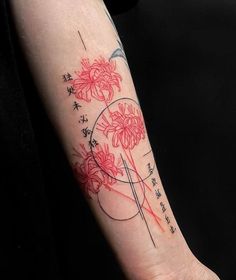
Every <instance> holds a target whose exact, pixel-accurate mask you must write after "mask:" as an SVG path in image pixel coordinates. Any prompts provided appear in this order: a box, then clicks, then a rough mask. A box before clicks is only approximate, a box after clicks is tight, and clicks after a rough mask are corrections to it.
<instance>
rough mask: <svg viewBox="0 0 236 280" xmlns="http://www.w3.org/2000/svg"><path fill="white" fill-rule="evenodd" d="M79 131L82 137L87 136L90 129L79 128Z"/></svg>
mask: <svg viewBox="0 0 236 280" xmlns="http://www.w3.org/2000/svg"><path fill="white" fill-rule="evenodd" d="M81 131H82V133H83V136H84V137H87V136H88V135H90V134H91V130H90V129H88V127H86V128H83V129H81Z"/></svg>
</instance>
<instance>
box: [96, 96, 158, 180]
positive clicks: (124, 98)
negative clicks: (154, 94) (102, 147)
mask: <svg viewBox="0 0 236 280" xmlns="http://www.w3.org/2000/svg"><path fill="white" fill-rule="evenodd" d="M120 101H127V102H134V103H135V104H136V105H138V106H139V107H140V104H139V103H138V101H136V100H134V99H132V98H129V97H123V98H119V99H117V100H115V101H113V102H111V103H110V104H109V105H108V106H107V107H106V108H104V109H103V110H102V111H101V113H100V114H99V115H98V117H97V119H96V121H95V123H94V125H93V128H92V133H91V136H90V138H91V139H92V138H93V134H94V130H95V128H96V125H97V122H98V120H99V118H100V117H101V115H102V114H103V113H104V112H105V110H107V108H110V107H111V106H112V105H113V104H115V103H117V102H118V103H119V102H120ZM91 152H92V155H93V149H92V147H91ZM93 159H94V161H95V163H96V164H97V166H98V167H100V168H101V169H102V167H101V166H100V165H99V163H98V162H97V160H96V158H95V157H94V155H93ZM154 168H155V164H154V165H153V168H152V169H153V170H154ZM102 170H103V169H102ZM103 172H104V173H106V174H107V175H108V176H109V177H111V178H114V179H116V180H117V181H119V182H122V183H128V182H127V181H125V180H122V179H120V178H116V177H115V176H113V175H111V174H109V173H108V172H106V171H105V170H103ZM150 176H151V174H148V175H147V176H146V177H144V178H141V177H140V176H139V177H140V180H138V181H133V183H141V182H144V181H145V180H146V179H148V178H149V177H150Z"/></svg>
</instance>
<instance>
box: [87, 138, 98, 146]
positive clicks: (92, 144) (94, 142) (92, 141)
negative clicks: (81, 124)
mask: <svg viewBox="0 0 236 280" xmlns="http://www.w3.org/2000/svg"><path fill="white" fill-rule="evenodd" d="M97 145H98V141H97V140H95V139H92V140H89V146H90V148H94V147H96V146H97Z"/></svg>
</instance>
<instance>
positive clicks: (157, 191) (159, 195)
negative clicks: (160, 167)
mask: <svg viewBox="0 0 236 280" xmlns="http://www.w3.org/2000/svg"><path fill="white" fill-rule="evenodd" d="M155 194H156V197H157V199H159V198H160V197H161V193H160V190H159V189H157V190H155Z"/></svg>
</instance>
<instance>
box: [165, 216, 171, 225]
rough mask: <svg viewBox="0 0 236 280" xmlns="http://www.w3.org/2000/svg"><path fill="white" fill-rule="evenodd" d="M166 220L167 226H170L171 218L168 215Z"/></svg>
mask: <svg viewBox="0 0 236 280" xmlns="http://www.w3.org/2000/svg"><path fill="white" fill-rule="evenodd" d="M165 219H166V222H167V224H168V225H169V223H170V218H169V217H168V216H167V215H165Z"/></svg>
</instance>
